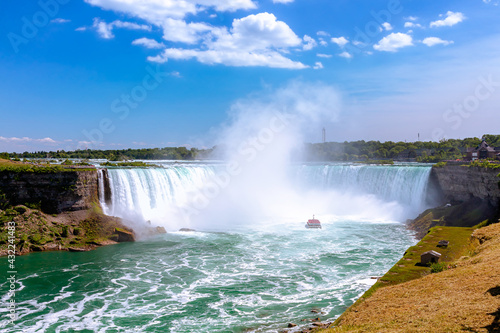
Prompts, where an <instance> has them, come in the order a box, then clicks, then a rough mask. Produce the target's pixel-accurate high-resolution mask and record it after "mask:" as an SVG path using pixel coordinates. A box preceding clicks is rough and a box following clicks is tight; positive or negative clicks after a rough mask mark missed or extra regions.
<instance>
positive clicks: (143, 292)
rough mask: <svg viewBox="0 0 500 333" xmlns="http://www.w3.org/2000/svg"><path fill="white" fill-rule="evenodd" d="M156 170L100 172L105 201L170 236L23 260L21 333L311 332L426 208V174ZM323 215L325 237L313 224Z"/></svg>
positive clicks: (373, 271)
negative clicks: (308, 225)
mask: <svg viewBox="0 0 500 333" xmlns="http://www.w3.org/2000/svg"><path fill="white" fill-rule="evenodd" d="M159 163H160V165H159V166H158V167H150V168H109V169H106V170H105V171H104V170H101V171H100V175H99V176H100V184H99V185H100V200H101V205H102V206H103V210H104V211H105V213H106V214H108V215H113V216H120V217H122V218H123V219H124V220H126V221H127V223H130V225H131V226H132V227H133V228H135V229H136V230H138V231H140V230H141V228H142V227H144V226H150V225H151V226H163V227H164V228H165V229H166V230H167V234H163V235H156V236H154V237H144V238H141V239H139V241H137V242H135V243H126V244H118V245H113V246H107V247H102V248H99V249H97V250H95V251H91V252H84V253H68V252H47V253H36V254H32V255H28V256H23V257H19V258H17V265H18V267H20V269H19V281H20V284H21V288H22V290H21V292H20V293H19V294H18V296H16V301H17V302H18V304H17V305H18V307H17V311H18V315H19V319H18V321H17V322H16V325H15V326H13V327H12V329H13V330H12V332H19V331H22V332H67V331H74V332H277V331H280V330H283V329H286V328H287V325H288V323H295V324H297V325H298V326H297V327H296V328H294V329H293V330H295V331H300V330H301V329H303V328H305V327H307V326H308V325H309V324H310V322H311V321H310V320H312V319H313V318H317V317H320V318H321V320H322V321H327V320H333V319H334V318H336V317H338V316H339V315H340V314H341V313H342V312H343V311H344V310H345V309H346V308H347V307H348V306H350V305H351V304H352V303H353V302H354V301H355V300H356V299H357V298H358V297H359V296H360V295H361V294H362V293H363V292H364V291H366V290H367V289H368V288H369V287H370V285H371V284H372V283H373V282H374V281H375V280H373V279H371V278H372V277H377V276H381V275H383V274H384V273H385V272H386V271H387V270H388V269H389V268H390V267H391V266H392V265H394V263H395V262H396V261H398V260H399V258H400V257H401V256H402V255H403V253H404V251H405V250H406V249H407V248H408V247H409V246H410V245H413V244H414V243H415V242H416V241H415V239H414V238H413V236H412V234H411V232H409V231H408V230H407V229H406V227H405V225H404V221H405V220H406V219H407V218H411V217H415V216H416V215H417V214H418V213H420V212H421V211H423V209H425V208H426V206H427V201H428V193H427V192H428V183H429V175H430V167H429V166H427V165H416V164H402V165H393V166H392V165H391V166H380V165H360V164H348V163H342V164H303V165H302V164H295V165H291V166H289V167H287V168H286V170H279V172H273V173H266V172H263V171H262V170H260V169H258V168H250V169H241V170H234V168H233V169H231V168H229V166H228V165H226V164H215V163H214V164H209V163H183V164H174V163H167V162H163V163H162V162H159ZM313 214H314V215H315V217H316V218H318V219H319V220H320V221H321V224H322V229H317V230H311V229H306V228H305V227H304V224H305V222H306V221H307V219H310V218H312V215H313ZM180 228H191V229H195V230H196V231H194V232H181V231H178V230H179V229H180ZM23 267H26V269H22V268H23ZM3 287H5V286H3ZM311 311H315V312H311ZM316 311H317V312H316ZM302 320H304V321H302ZM293 330H291V331H293Z"/></svg>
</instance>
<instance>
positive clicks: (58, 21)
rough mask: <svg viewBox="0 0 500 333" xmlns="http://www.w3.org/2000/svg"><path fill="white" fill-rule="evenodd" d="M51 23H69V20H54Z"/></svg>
mask: <svg viewBox="0 0 500 333" xmlns="http://www.w3.org/2000/svg"><path fill="white" fill-rule="evenodd" d="M50 22H51V23H69V22H71V20H67V19H63V18H55V19H53V20H50Z"/></svg>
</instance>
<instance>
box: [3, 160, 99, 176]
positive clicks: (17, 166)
mask: <svg viewBox="0 0 500 333" xmlns="http://www.w3.org/2000/svg"><path fill="white" fill-rule="evenodd" d="M90 170H95V169H94V168H72V167H64V166H61V165H47V166H38V165H33V164H29V163H22V162H15V161H10V160H4V159H0V172H29V173H57V172H71V171H90Z"/></svg>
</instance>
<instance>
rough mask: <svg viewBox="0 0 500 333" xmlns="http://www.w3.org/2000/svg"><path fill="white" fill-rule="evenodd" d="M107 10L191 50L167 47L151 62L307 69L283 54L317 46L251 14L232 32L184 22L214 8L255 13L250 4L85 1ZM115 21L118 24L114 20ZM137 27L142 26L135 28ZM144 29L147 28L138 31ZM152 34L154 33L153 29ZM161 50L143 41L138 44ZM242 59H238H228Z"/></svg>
mask: <svg viewBox="0 0 500 333" xmlns="http://www.w3.org/2000/svg"><path fill="white" fill-rule="evenodd" d="M85 1H86V2H87V3H90V4H92V5H95V6H99V7H101V8H103V9H108V10H113V11H117V12H120V13H125V14H128V15H132V16H135V17H137V18H140V19H143V20H145V21H147V22H149V23H151V24H153V25H155V26H158V27H160V28H162V29H163V39H164V40H166V41H169V42H172V43H184V44H188V45H189V47H184V48H183V47H179V46H172V45H166V49H165V50H163V52H162V53H161V54H159V55H157V56H153V57H148V60H149V61H155V62H165V61H168V59H169V58H172V59H192V58H195V59H196V60H198V61H200V62H202V63H207V64H225V65H228V66H269V67H280V68H306V67H308V66H306V65H304V64H302V63H300V62H295V61H292V60H290V59H287V58H286V57H285V56H283V54H285V53H288V52H289V50H288V49H289V48H291V47H303V48H304V49H305V50H310V49H312V48H313V47H314V46H316V45H317V42H316V41H315V40H314V39H313V38H312V37H310V36H307V37H304V41H305V44H304V42H303V41H302V39H300V38H299V37H298V36H297V35H296V34H295V33H294V32H293V31H292V29H290V27H289V26H288V25H287V24H286V23H285V22H283V21H279V20H278V19H277V18H276V16H274V15H273V14H270V13H266V12H264V13H259V14H252V15H248V16H246V17H243V18H239V19H234V20H233V22H232V25H231V27H225V26H222V27H221V26H219V27H217V26H213V25H210V24H208V23H204V22H186V21H185V17H186V16H188V15H189V17H190V18H191V17H193V16H195V15H196V14H197V13H198V12H201V11H205V10H206V9H207V8H209V7H210V8H213V9H214V10H216V11H235V10H239V9H255V8H256V4H255V2H254V1H251V0H168V1H166V0H142V1H134V0H85ZM115 22H116V21H115ZM137 26H139V25H137ZM94 27H95V29H97V31H98V32H99V34H100V35H101V36H102V37H103V38H113V37H114V35H113V28H114V27H118V25H117V24H115V23H110V24H107V23H105V22H102V21H101V20H96V21H95V22H94ZM140 27H144V26H140ZM149 29H151V28H150V27H149ZM138 43H141V44H140V45H143V46H146V47H148V46H147V45H149V46H153V45H154V46H155V47H159V45H158V44H153V43H151V42H148V41H145V40H142V41H141V42H136V44H138ZM230 57H238V59H230Z"/></svg>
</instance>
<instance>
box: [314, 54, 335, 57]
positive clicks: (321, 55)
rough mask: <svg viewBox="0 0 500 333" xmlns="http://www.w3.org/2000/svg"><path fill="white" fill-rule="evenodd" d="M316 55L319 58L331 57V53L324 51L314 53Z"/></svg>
mask: <svg viewBox="0 0 500 333" xmlns="http://www.w3.org/2000/svg"><path fill="white" fill-rule="evenodd" d="M316 56H318V57H320V58H331V57H332V55H331V54H324V53H318V54H316Z"/></svg>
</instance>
